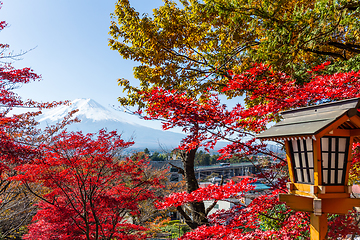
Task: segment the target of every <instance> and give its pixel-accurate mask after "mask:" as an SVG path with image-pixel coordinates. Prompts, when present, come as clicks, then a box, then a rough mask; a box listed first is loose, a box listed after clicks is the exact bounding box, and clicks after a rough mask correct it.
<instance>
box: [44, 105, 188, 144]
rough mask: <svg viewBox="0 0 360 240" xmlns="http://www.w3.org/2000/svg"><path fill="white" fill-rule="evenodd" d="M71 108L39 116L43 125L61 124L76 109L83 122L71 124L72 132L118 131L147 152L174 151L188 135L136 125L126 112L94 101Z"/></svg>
mask: <svg viewBox="0 0 360 240" xmlns="http://www.w3.org/2000/svg"><path fill="white" fill-rule="evenodd" d="M71 103H72V104H71V105H70V106H59V107H57V108H54V109H50V110H46V111H44V114H42V115H41V116H40V117H39V122H40V126H46V125H50V124H54V123H56V122H59V121H61V120H62V119H63V118H64V117H65V116H66V115H67V114H68V113H69V112H71V111H72V110H75V109H79V111H78V112H77V113H76V114H75V115H74V117H77V118H79V119H80V120H81V122H80V123H74V124H72V125H69V126H68V127H67V129H68V130H69V131H82V132H84V133H93V132H97V131H99V130H100V129H102V128H106V129H107V130H108V131H112V130H117V131H118V132H119V133H122V135H123V138H124V139H125V140H128V139H131V138H133V139H134V141H135V145H134V146H133V148H134V149H138V150H143V149H144V148H149V149H152V150H156V149H159V148H160V147H159V144H161V145H162V146H164V147H165V148H167V149H168V150H172V149H173V148H175V147H177V146H178V145H179V143H180V140H181V139H182V138H183V137H184V136H185V135H184V134H181V133H174V132H170V131H162V130H157V129H154V128H150V127H147V126H143V125H139V124H135V123H134V122H132V121H131V120H129V116H128V114H126V113H122V112H119V111H115V110H113V109H111V108H106V107H104V106H102V105H100V104H99V103H97V102H96V101H94V100H92V99H76V100H74V101H72V102H71Z"/></svg>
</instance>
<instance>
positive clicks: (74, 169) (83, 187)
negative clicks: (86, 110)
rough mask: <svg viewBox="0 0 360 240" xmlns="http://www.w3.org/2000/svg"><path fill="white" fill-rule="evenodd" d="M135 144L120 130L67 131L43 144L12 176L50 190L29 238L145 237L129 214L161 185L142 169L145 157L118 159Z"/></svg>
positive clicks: (42, 202)
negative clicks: (125, 137)
mask: <svg viewBox="0 0 360 240" xmlns="http://www.w3.org/2000/svg"><path fill="white" fill-rule="evenodd" d="M131 144H133V142H125V141H124V140H122V139H121V136H120V135H117V134H116V132H110V133H107V132H105V131H100V132H99V133H98V135H97V136H95V135H94V134H87V135H83V134H82V133H80V132H77V133H69V134H68V133H66V132H63V133H61V134H59V135H58V136H56V137H54V138H53V139H52V144H51V145H44V146H42V147H41V150H42V152H43V154H42V155H41V157H39V158H35V159H34V160H33V161H32V162H31V163H29V164H23V165H21V166H19V167H17V170H18V171H19V172H21V174H20V175H18V176H16V177H14V180H20V181H22V182H24V183H28V182H34V183H40V182H41V183H42V184H43V186H44V187H46V188H47V189H48V193H47V194H45V195H43V196H41V195H39V197H40V198H41V199H42V201H41V202H40V204H39V208H40V210H39V211H38V213H37V214H36V216H35V218H34V223H33V224H32V225H30V226H29V233H28V234H27V235H26V236H25V239H113V238H117V239H142V238H143V237H144V236H145V235H144V234H143V233H142V232H144V230H146V229H145V228H143V227H140V226H136V225H133V224H131V216H133V215H136V214H138V213H139V212H138V203H139V202H141V201H143V200H147V199H151V198H155V196H154V194H153V191H152V189H153V188H158V187H162V186H161V184H160V181H159V180H160V179H158V178H151V179H150V178H148V177H147V176H146V175H145V174H144V170H143V169H144V166H145V165H146V163H145V162H144V161H143V160H131V159H129V158H126V159H120V155H119V153H120V151H121V150H122V149H123V148H126V147H128V146H130V145H131Z"/></svg>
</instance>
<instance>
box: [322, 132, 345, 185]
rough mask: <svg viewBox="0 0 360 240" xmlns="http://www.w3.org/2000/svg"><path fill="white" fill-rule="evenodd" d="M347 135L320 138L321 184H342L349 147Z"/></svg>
mask: <svg viewBox="0 0 360 240" xmlns="http://www.w3.org/2000/svg"><path fill="white" fill-rule="evenodd" d="M349 140H350V138H348V137H322V138H321V158H322V159H321V165H322V184H323V185H344V184H345V183H344V182H345V171H346V164H347V156H348V152H347V150H348V149H349Z"/></svg>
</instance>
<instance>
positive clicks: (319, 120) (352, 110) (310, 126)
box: [257, 98, 360, 139]
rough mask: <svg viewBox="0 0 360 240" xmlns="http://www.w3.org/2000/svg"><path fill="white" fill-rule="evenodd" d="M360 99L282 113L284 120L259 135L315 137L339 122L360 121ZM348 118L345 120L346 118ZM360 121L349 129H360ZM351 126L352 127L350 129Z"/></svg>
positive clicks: (281, 137)
mask: <svg viewBox="0 0 360 240" xmlns="http://www.w3.org/2000/svg"><path fill="white" fill-rule="evenodd" d="M359 108H360V98H352V99H347V100H341V101H336V102H331V103H325V104H320V105H314V106H310V107H303V108H298V109H295V110H289V111H284V112H282V113H281V115H282V117H283V120H282V121H280V122H278V123H276V124H275V125H274V126H272V127H271V128H269V129H268V130H266V131H264V132H262V133H261V134H259V135H257V138H260V139H284V138H290V137H304V138H306V137H307V138H309V137H313V136H315V135H316V134H318V133H320V132H321V131H323V130H325V129H327V128H328V127H329V126H331V125H332V124H335V123H336V122H338V121H349V118H351V117H354V116H357V117H359V119H360V112H359V111H358V109H359ZM345 115H346V116H347V117H348V118H346V120H344V116H345ZM359 122H360V121H356V123H355V124H354V123H349V124H347V125H346V126H347V127H346V126H345V127H342V128H347V129H360V124H359ZM349 125H350V127H349Z"/></svg>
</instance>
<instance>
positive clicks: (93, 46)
mask: <svg viewBox="0 0 360 240" xmlns="http://www.w3.org/2000/svg"><path fill="white" fill-rule="evenodd" d="M2 2H3V6H2V9H1V10H0V16H1V20H5V21H6V22H7V23H8V24H9V26H8V27H7V28H5V29H4V30H3V31H2V32H1V33H0V34H1V42H2V43H8V44H10V47H11V49H12V50H13V51H14V53H19V52H21V51H27V50H29V49H33V48H35V49H33V50H31V51H29V52H28V53H27V54H25V55H24V56H23V57H22V60H21V61H16V62H14V63H13V65H14V66H15V67H17V68H22V67H31V68H32V69H34V70H35V72H36V73H38V74H41V75H42V77H43V80H42V81H40V82H36V83H31V84H27V85H24V86H23V87H22V88H21V89H19V90H17V92H18V93H19V94H20V95H21V96H22V97H23V98H25V99H28V98H30V99H33V100H36V101H54V100H56V101H59V100H73V99H76V98H92V99H94V100H95V101H97V102H99V103H100V104H102V105H104V106H108V105H116V104H117V97H119V96H120V95H121V94H122V91H121V88H120V87H118V86H117V79H118V78H127V79H129V80H132V79H134V78H133V73H132V68H133V66H134V63H133V62H131V61H129V60H123V59H122V57H121V56H120V55H119V54H118V53H117V52H115V51H112V50H110V48H109V46H108V38H109V35H108V32H109V26H110V13H112V12H113V11H114V9H115V2H116V0H102V1H89V0H88V1H85V0H61V1H59V0H58V1H56V0H33V1H28V0H2ZM130 3H131V4H132V6H133V7H134V8H135V9H136V10H137V11H139V12H141V13H152V9H153V8H156V7H158V6H160V5H161V4H162V1H161V0H130Z"/></svg>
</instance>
